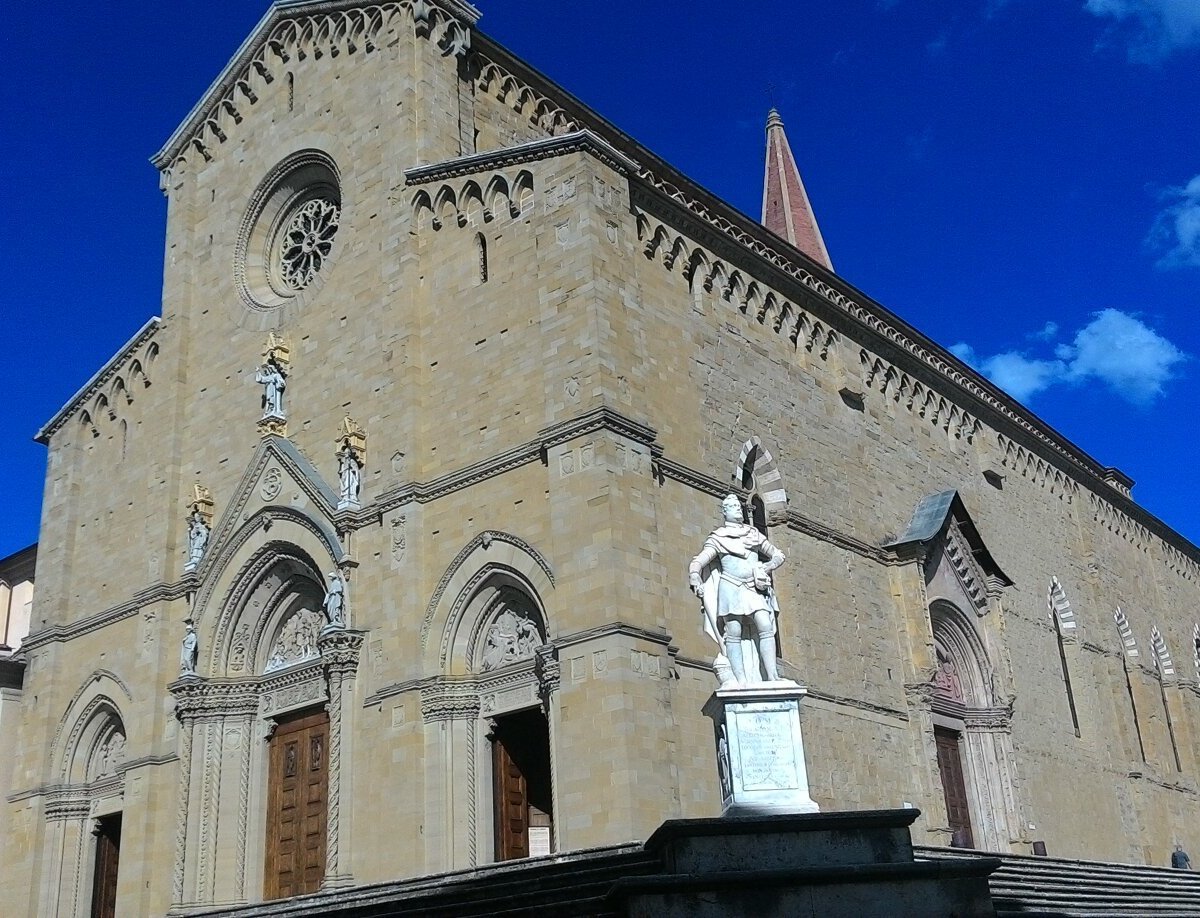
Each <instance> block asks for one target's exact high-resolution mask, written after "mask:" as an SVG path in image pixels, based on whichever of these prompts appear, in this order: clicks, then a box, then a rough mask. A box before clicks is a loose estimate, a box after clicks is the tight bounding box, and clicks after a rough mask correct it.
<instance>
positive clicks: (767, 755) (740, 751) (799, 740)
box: [704, 682, 820, 816]
mask: <svg viewBox="0 0 1200 918" xmlns="http://www.w3.org/2000/svg"><path fill="white" fill-rule="evenodd" d="M806 694H807V690H806V689H805V688H804V686H802V685H797V684H796V683H794V682H770V683H766V684H763V685H756V686H752V687H750V688H722V689H717V691H715V692H713V694H712V697H710V698H709V699H708V703H707V704H705V705H704V713H705V714H706V715H707V716H708V717H710V718H712V722H713V728H714V731H715V734H716V742H717V771H718V774H719V777H720V780H721V812H722V814H724V815H727V816H738V815H754V814H763V815H766V814H772V813H815V812H817V811H818V810H819V809H820V807H818V806H817V804H816V803H815V802H814V801H813V799H812V797H810V796H809V793H808V768H807V766H806V765H805V764H804V737H803V736H802V734H801V732H800V704H801V702H802V701H803V700H804V696H805V695H806Z"/></svg>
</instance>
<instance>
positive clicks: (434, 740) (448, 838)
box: [420, 531, 564, 868]
mask: <svg viewBox="0 0 1200 918" xmlns="http://www.w3.org/2000/svg"><path fill="white" fill-rule="evenodd" d="M553 591H554V578H553V574H552V572H551V569H550V567H549V564H548V563H547V562H546V560H545V558H543V557H542V555H541V554H540V553H539V552H538V551H537V550H536V549H534V548H533V546H531V545H530V544H529V543H527V542H525V541H523V540H521V539H519V538H518V537H516V536H513V535H510V534H509V533H505V532H496V531H489V532H485V533H480V534H479V535H478V536H476V537H475V538H474V539H472V540H471V542H469V543H468V544H467V545H466V546H464V548H463V550H462V551H461V552H460V553H459V555H458V556H457V557H456V558H455V559H454V561H452V562H451V564H450V566H449V567H448V568H447V570H446V572H445V574H444V575H443V577H442V579H441V581H440V582H439V584H438V586H437V588H436V589H435V591H434V594H433V597H432V598H431V600H430V603H429V606H428V609H427V611H426V617H425V621H424V622H423V625H422V655H423V659H424V662H425V670H424V671H425V673H426V674H429V675H430V676H431V678H428V679H427V680H426V681H425V682H424V683H423V684H422V685H421V687H420V695H421V714H422V720H423V723H424V735H425V769H426V772H425V773H426V796H425V805H426V820H427V821H426V825H427V826H441V827H442V830H441V831H440V832H427V833H426V835H427V836H428V837H430V838H431V839H435V840H436V841H433V842H431V843H432V844H437V845H439V846H440V847H439V848H437V849H433V850H430V851H429V852H428V853H427V863H436V864H441V865H445V866H446V867H448V868H449V867H465V866H473V865H476V864H480V863H488V862H490V861H493V860H495V859H497V858H498V857H503V856H506V855H504V854H502V853H500V852H499V851H498V849H497V848H496V847H495V846H494V840H495V825H496V822H495V820H496V816H497V813H496V807H497V806H498V801H500V800H501V798H502V796H503V795H500V794H497V795H495V796H494V788H495V786H496V785H495V782H494V779H495V778H496V777H497V775H498V774H499V772H497V771H495V770H494V769H495V768H496V767H498V766H497V765H496V762H497V755H500V754H502V750H503V748H504V744H505V743H506V742H507V740H508V738H509V737H510V736H511V735H512V733H513V730H514V729H515V728H516V727H517V726H519V727H520V729H523V730H528V729H529V728H530V725H531V724H533V725H534V727H533V729H534V730H535V731H540V733H538V735H537V737H536V742H537V743H540V744H542V748H543V749H544V763H543V764H544V766H545V767H544V772H545V775H544V784H543V786H542V790H543V791H544V794H545V801H544V802H540V804H541V805H540V813H541V815H543V816H545V821H546V822H547V823H550V819H551V816H552V814H553V813H554V812H556V811H557V809H558V808H557V806H556V802H555V801H554V799H553V798H554V788H555V787H556V782H555V780H554V742H553V740H554V734H555V725H556V723H557V719H558V713H557V689H558V683H559V669H558V652H557V648H556V647H555V646H554V643H553V641H554V638H555V616H554V614H553V603H552V600H553ZM538 724H540V727H538V726H536V725H538ZM510 764H511V763H510ZM533 783H535V782H533V781H531V786H532V785H533ZM464 789H466V793H464ZM526 804H527V806H526V807H525V810H524V811H523V812H525V814H526V816H527V817H528V814H529V813H530V812H532V811H533V810H535V809H539V807H535V806H534V805H533V804H532V803H531V802H530V801H526ZM537 828H538V830H539V831H541V830H544V832H545V839H544V844H545V846H546V847H545V849H537V848H536V847H535V848H534V849H532V850H533V853H536V851H537V850H557V849H559V848H560V847H561V846H562V845H563V844H564V842H563V841H562V839H561V838H560V837H559V836H558V834H557V828H556V827H554V826H553V825H552V824H547V825H544V826H540V827H537ZM526 841H527V842H528V838H527V839H526ZM526 853H529V851H526ZM508 856H512V855H511V854H510V855H508Z"/></svg>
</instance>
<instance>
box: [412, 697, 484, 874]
mask: <svg viewBox="0 0 1200 918" xmlns="http://www.w3.org/2000/svg"><path fill="white" fill-rule="evenodd" d="M479 710H480V707H479V686H478V685H477V684H475V683H466V682H461V683H450V682H444V681H438V682H434V683H432V684H429V685H425V686H422V688H421V716H422V719H423V720H424V722H425V737H426V745H425V749H426V759H425V769H426V788H427V792H426V796H425V804H426V809H425V818H426V823H425V825H426V837H427V838H429V839H430V840H431V841H432V840H434V839H441V841H442V842H443V847H442V849H441V850H440V851H435V850H433V849H432V848H431V849H430V850H428V851H427V852H426V858H427V861H426V867H427V868H428V869H431V870H434V871H440V870H452V869H455V868H459V867H469V866H474V865H473V863H472V858H473V857H477V856H478V850H477V844H476V842H475V837H476V833H477V830H478V812H477V807H478V800H477V798H478V795H479V793H480V788H479V781H478V774H477V763H476V755H475V748H474V747H475V744H476V743H478V742H479V740H480V736H481V731H480V724H479ZM463 788H466V791H467V793H466V794H465V795H464V794H463V793H462V789H463Z"/></svg>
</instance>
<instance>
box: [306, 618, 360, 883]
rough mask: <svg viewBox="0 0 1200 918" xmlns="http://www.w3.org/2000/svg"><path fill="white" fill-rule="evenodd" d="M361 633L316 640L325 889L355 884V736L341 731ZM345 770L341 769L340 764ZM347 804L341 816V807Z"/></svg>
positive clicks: (350, 698)
mask: <svg viewBox="0 0 1200 918" xmlns="http://www.w3.org/2000/svg"><path fill="white" fill-rule="evenodd" d="M363 638H364V633H363V632H361V631H349V630H330V631H326V632H323V633H322V634H321V636H320V637H319V638H318V639H317V647H318V649H319V650H320V651H321V661H322V664H323V666H324V668H325V676H326V678H327V679H328V681H329V706H328V708H329V815H328V822H327V837H326V843H325V881H324V883H323V884H322V886H323V887H324V888H334V887H339V886H349V885H350V884H352V883H353V882H354V880H353V874H352V873H351V871H350V869H349V865H350V864H351V862H352V861H351V857H350V850H349V848H350V840H351V839H352V837H353V836H352V833H351V831H350V816H351V813H350V802H351V801H352V800H353V799H354V793H353V787H352V783H353V778H354V769H353V767H352V766H351V764H350V763H352V762H353V758H354V757H353V742H354V739H353V738H354V732H353V731H352V730H343V729H342V727H343V720H344V718H345V714H346V712H347V711H348V710H351V709H352V708H351V705H352V701H353V695H354V675H355V672H356V670H357V669H358V658H359V653H360V651H361V650H362V645H363ZM344 763H345V764H346V767H343V764H344ZM343 803H345V804H347V806H346V812H345V813H344V814H343V811H342V804H343Z"/></svg>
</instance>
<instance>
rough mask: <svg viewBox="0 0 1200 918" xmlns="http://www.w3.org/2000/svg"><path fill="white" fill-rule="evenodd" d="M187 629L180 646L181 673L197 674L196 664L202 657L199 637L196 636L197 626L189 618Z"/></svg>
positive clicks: (185, 674) (184, 674) (186, 674)
mask: <svg viewBox="0 0 1200 918" xmlns="http://www.w3.org/2000/svg"><path fill="white" fill-rule="evenodd" d="M184 624H185V625H186V626H187V631H186V632H185V633H184V635H183V643H182V644H181V645H180V647H179V675H181V676H194V675H196V664H197V663H198V662H199V659H200V646H199V639H198V638H197V637H196V626H195V624H194V623H193V622H192V620H191V619H190V618H189V619H188V620H187V621H186V622H185V623H184Z"/></svg>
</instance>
